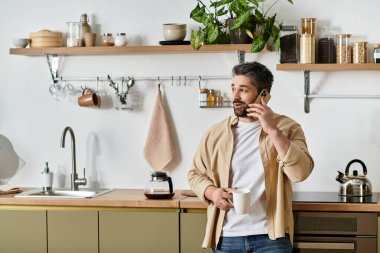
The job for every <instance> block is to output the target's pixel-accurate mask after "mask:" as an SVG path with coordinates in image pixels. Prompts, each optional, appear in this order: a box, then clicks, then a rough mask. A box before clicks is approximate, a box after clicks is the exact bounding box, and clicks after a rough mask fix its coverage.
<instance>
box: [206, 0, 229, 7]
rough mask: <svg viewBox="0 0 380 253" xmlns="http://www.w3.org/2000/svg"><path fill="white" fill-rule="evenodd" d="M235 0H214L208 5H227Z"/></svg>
mask: <svg viewBox="0 0 380 253" xmlns="http://www.w3.org/2000/svg"><path fill="white" fill-rule="evenodd" d="M234 1H235V0H221V1H216V2H212V3H211V4H210V7H214V8H217V7H219V6H223V5H228V4H230V3H231V2H234Z"/></svg>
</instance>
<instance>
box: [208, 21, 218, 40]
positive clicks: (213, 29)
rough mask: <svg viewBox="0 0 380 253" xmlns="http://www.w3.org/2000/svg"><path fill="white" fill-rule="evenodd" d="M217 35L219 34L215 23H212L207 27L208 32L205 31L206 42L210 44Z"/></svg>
mask: <svg viewBox="0 0 380 253" xmlns="http://www.w3.org/2000/svg"><path fill="white" fill-rule="evenodd" d="M218 35H219V28H218V26H217V25H213V26H211V27H209V29H208V33H207V42H208V43H209V44H212V43H213V42H214V41H215V40H216V39H217V38H218Z"/></svg>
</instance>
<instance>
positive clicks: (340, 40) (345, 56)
mask: <svg viewBox="0 0 380 253" xmlns="http://www.w3.org/2000/svg"><path fill="white" fill-rule="evenodd" d="M350 37H351V34H337V35H336V39H337V41H336V63H339V64H348V63H351V60H352V47H351V45H350Z"/></svg>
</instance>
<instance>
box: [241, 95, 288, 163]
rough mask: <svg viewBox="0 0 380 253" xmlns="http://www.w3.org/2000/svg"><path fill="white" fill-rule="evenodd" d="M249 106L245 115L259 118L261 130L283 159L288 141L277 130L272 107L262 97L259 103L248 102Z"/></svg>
mask: <svg viewBox="0 0 380 253" xmlns="http://www.w3.org/2000/svg"><path fill="white" fill-rule="evenodd" d="M249 106H250V108H249V109H247V112H248V114H247V115H248V116H251V117H255V118H257V119H259V120H260V123H261V126H262V127H263V131H264V132H265V133H267V134H268V135H269V136H270V138H271V139H272V142H273V145H274V146H275V148H276V150H277V153H278V155H279V157H280V159H281V160H283V159H285V156H286V153H287V152H288V150H289V147H290V141H289V139H288V138H286V136H285V135H284V134H283V133H282V132H281V131H280V130H278V128H277V126H276V122H275V120H274V112H273V111H272V109H271V108H270V107H269V106H268V105H267V104H266V103H265V101H264V98H261V104H250V105H249Z"/></svg>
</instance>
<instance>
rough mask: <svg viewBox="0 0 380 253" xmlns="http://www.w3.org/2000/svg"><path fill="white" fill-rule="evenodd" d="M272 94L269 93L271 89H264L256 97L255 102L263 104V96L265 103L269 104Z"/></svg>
mask: <svg viewBox="0 0 380 253" xmlns="http://www.w3.org/2000/svg"><path fill="white" fill-rule="evenodd" d="M270 97H271V96H270V94H269V91H268V90H265V89H264V90H262V91H261V92H260V94H259V95H258V96H257V98H256V99H255V102H254V103H255V104H261V98H264V101H265V103H266V104H267V103H268V101H269V99H270Z"/></svg>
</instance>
